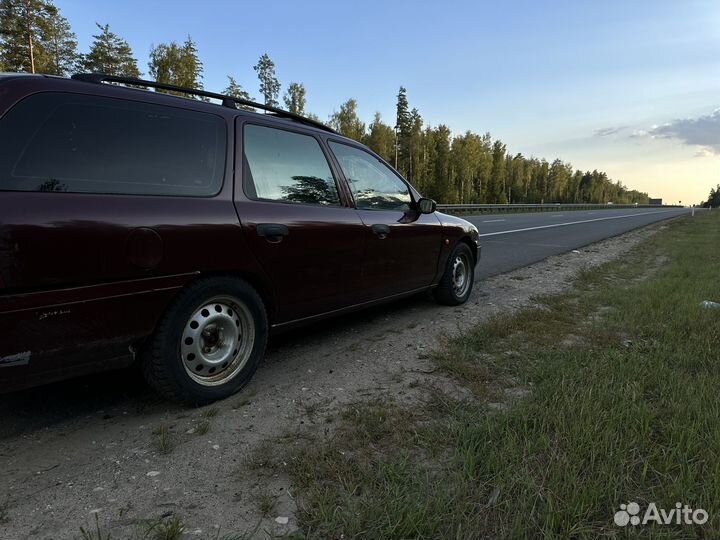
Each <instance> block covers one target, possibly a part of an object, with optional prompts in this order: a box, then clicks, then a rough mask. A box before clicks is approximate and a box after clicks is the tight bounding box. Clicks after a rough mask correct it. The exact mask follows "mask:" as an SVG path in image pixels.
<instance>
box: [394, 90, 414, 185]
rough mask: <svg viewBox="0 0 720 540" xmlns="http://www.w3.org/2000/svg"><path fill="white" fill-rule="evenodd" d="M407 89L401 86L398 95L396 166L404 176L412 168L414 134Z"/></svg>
mask: <svg viewBox="0 0 720 540" xmlns="http://www.w3.org/2000/svg"><path fill="white" fill-rule="evenodd" d="M408 107H409V106H408V100H407V91H406V90H405V87H403V86H401V87H400V90H399V91H398V95H397V105H396V118H395V131H396V132H397V137H396V138H397V141H396V146H397V148H396V149H395V150H396V154H397V163H395V168H396V169H397V170H398V172H399V173H400V174H402V175H403V176H407V175H408V172H409V170H410V164H409V157H410V138H411V134H412V119H411V116H410V112H409V110H408Z"/></svg>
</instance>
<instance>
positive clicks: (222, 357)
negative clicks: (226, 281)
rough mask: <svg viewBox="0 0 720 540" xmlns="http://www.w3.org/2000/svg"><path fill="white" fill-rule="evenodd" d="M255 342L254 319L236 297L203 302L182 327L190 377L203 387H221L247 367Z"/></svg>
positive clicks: (183, 352) (182, 348) (182, 346)
mask: <svg viewBox="0 0 720 540" xmlns="http://www.w3.org/2000/svg"><path fill="white" fill-rule="evenodd" d="M254 343H255V321H254V319H253V317H252V314H251V313H250V310H249V309H248V307H247V306H246V305H245V303H243V302H241V301H240V300H238V299H237V298H234V297H231V296H217V297H214V298H211V299H210V300H207V301H206V302H203V304H202V305H201V306H200V307H199V308H197V309H196V310H195V311H194V312H193V314H192V315H191V316H190V318H189V319H188V320H187V322H186V323H185V326H184V327H183V333H182V336H181V338H180V355H181V358H182V363H183V367H184V368H185V372H186V373H187V374H188V376H189V377H190V378H191V379H192V380H193V381H195V382H196V383H198V384H200V385H202V386H218V385H221V384H224V383H226V382H228V381H229V380H231V379H232V378H234V377H235V376H237V374H238V373H240V371H241V370H242V368H243V367H245V364H247V362H248V360H249V359H250V355H251V354H252V350H253V344H254Z"/></svg>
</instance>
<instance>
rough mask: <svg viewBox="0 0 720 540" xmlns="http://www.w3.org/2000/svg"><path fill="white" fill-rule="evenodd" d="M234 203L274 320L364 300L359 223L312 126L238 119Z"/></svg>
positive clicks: (360, 223)
mask: <svg viewBox="0 0 720 540" xmlns="http://www.w3.org/2000/svg"><path fill="white" fill-rule="evenodd" d="M237 133H238V138H239V139H241V140H240V143H239V144H240V145H241V147H240V148H239V150H238V155H239V156H240V157H241V159H242V174H241V177H242V178H241V181H240V182H236V193H235V194H236V197H235V206H236V208H237V212H238V216H239V218H240V222H241V223H242V226H243V230H244V234H245V237H246V241H247V243H248V245H249V246H250V248H251V249H252V251H253V254H254V255H255V257H256V258H257V259H258V261H259V263H260V265H261V266H262V268H263V271H264V273H265V275H266V277H267V278H268V280H269V282H270V283H271V286H272V289H273V294H274V298H275V305H276V313H275V317H274V320H275V322H276V323H283V322H289V321H291V320H297V319H302V318H306V317H310V316H313V315H318V314H321V313H327V312H331V311H334V310H337V309H340V308H343V307H346V306H349V305H352V304H356V303H359V302H361V301H362V299H363V291H362V286H361V281H360V272H361V265H360V262H361V260H362V258H363V252H364V249H365V242H364V231H363V223H362V221H361V219H360V217H359V216H358V214H357V212H356V211H355V210H354V209H353V208H352V207H351V204H350V201H349V198H348V196H347V194H346V192H345V191H344V190H343V189H342V186H341V185H339V183H338V182H337V179H336V178H335V175H334V174H333V171H332V168H331V166H330V163H329V161H328V159H327V156H326V154H325V151H324V149H323V147H322V146H321V144H320V141H319V140H318V138H317V137H316V136H315V135H314V133H313V132H312V131H310V130H303V129H302V128H301V127H297V128H295V127H294V126H287V127H286V126H285V125H282V126H278V125H277V123H267V124H264V123H262V122H258V121H255V120H253V121H252V122H250V121H243V120H242V118H238V123H237Z"/></svg>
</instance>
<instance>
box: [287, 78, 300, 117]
mask: <svg viewBox="0 0 720 540" xmlns="http://www.w3.org/2000/svg"><path fill="white" fill-rule="evenodd" d="M283 101H284V102H285V108H286V109H287V110H288V111H290V112H291V113H293V114H299V115H301V116H302V115H304V114H305V86H303V84H302V83H296V82H291V83H290V84H289V85H288V87H287V90H286V91H285V97H284V98H283Z"/></svg>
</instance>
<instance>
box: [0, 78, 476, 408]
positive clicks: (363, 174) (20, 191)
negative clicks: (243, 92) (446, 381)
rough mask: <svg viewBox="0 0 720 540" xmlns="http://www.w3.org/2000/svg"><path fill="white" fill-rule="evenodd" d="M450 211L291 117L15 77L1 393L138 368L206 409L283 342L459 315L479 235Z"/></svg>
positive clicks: (4, 121)
mask: <svg viewBox="0 0 720 540" xmlns="http://www.w3.org/2000/svg"><path fill="white" fill-rule="evenodd" d="M107 83H112V84H107ZM128 85H130V86H128ZM132 85H135V86H136V87H134V88H133V87H131V86H132ZM148 88H154V89H155V90H156V91H152V90H149V89H148ZM157 90H162V91H163V92H160V91H157ZM168 91H172V92H173V93H175V94H184V95H185V96H188V95H194V96H200V97H204V98H212V99H216V100H220V102H221V104H216V103H211V102H209V101H203V100H199V99H188V97H181V96H180V95H170V94H168V93H166V92H168ZM238 105H240V106H241V107H242V108H238ZM248 106H251V107H254V108H256V109H264V110H265V114H258V113H256V112H250V111H248V110H246V108H247V107H248ZM435 207H436V205H435V203H434V201H432V200H430V199H426V198H422V197H421V196H420V194H419V193H418V192H417V191H416V190H415V189H414V188H413V187H412V186H411V185H410V184H409V183H408V182H406V181H405V180H404V179H403V178H402V177H401V176H400V175H399V174H398V173H397V172H396V171H395V170H394V169H393V168H392V167H390V166H389V165H388V164H387V163H386V162H385V161H383V160H382V159H381V158H380V157H379V156H378V155H377V154H375V153H374V152H372V151H371V150H369V149H368V148H366V147H365V146H363V145H362V144H359V143H357V142H355V141H353V140H350V139H347V138H345V137H342V136H341V135H339V134H337V133H336V132H334V131H333V130H331V129H329V128H328V127H326V126H324V125H323V124H320V123H318V122H314V121H312V120H309V119H306V118H303V117H301V116H298V115H294V114H291V113H289V112H286V111H282V110H280V109H276V108H273V107H267V106H264V105H260V104H257V103H253V102H247V101H243V100H239V99H235V98H232V97H228V96H223V95H220V94H214V93H211V92H205V91H203V90H197V89H188V88H179V87H173V86H170V85H165V84H161V83H155V82H152V81H140V80H138V79H125V78H122V77H113V76H104V75H99V74H84V75H76V76H74V77H72V78H71V79H68V78H62V77H50V76H38V75H21V74H3V75H1V76H0V391H10V390H15V389H20V388H24V387H29V386H33V385H37V384H40V383H47V382H50V381H56V380H60V379H65V378H68V377H73V376H77V375H81V374H86V373H90V372H95V371H99V370H106V369H111V368H117V367H122V366H127V365H129V364H131V363H133V362H135V361H137V362H140V363H141V365H142V369H143V372H144V373H145V376H146V377H147V380H148V381H149V382H150V384H151V385H152V386H153V387H154V388H155V389H156V390H157V391H159V392H160V393H161V394H162V395H164V396H166V397H168V398H170V399H174V400H178V401H182V402H186V403H191V404H202V403H208V402H211V401H213V400H216V399H221V398H224V397H226V396H228V395H230V394H232V393H234V392H236V391H238V390H239V389H240V388H241V387H242V386H243V385H245V384H246V383H247V382H248V380H249V379H250V377H251V376H252V374H253V372H254V371H255V369H256V368H257V366H258V364H259V362H260V361H261V360H262V357H263V355H264V351H265V344H266V341H267V336H268V333H269V332H271V331H276V330H279V329H283V328H289V327H291V326H294V325H297V324H301V323H307V322H311V321H316V320H318V319H321V318H324V317H328V316H332V315H336V314H340V313H345V312H348V311H351V310H356V309H360V308H363V307H366V306H370V305H373V304H376V303H379V302H385V301H388V300H393V299H397V298H400V297H403V296H407V295H412V294H416V293H418V292H421V291H426V290H432V291H433V293H434V296H435V298H436V299H437V301H438V302H439V303H441V304H447V305H457V304H461V303H463V302H465V301H466V300H467V298H468V296H469V295H470V292H471V289H472V286H473V279H474V278H473V274H474V268H475V265H476V263H477V261H478V259H479V255H480V247H479V243H478V231H477V229H476V228H475V227H474V226H473V225H472V224H470V223H468V222H467V221H464V220H462V219H459V218H456V217H452V216H448V215H445V214H441V213H439V212H436V211H435Z"/></svg>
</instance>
